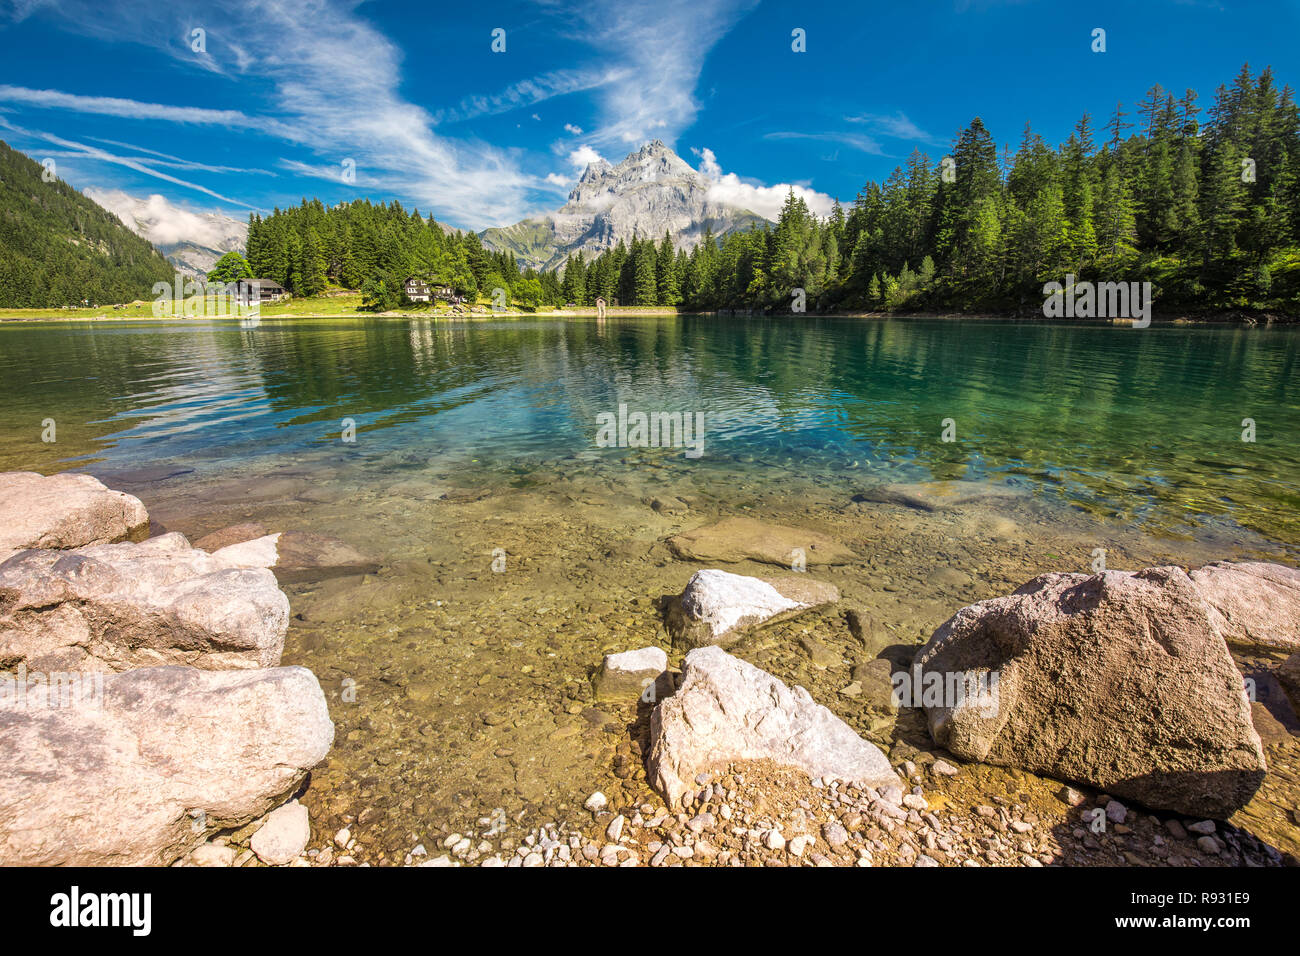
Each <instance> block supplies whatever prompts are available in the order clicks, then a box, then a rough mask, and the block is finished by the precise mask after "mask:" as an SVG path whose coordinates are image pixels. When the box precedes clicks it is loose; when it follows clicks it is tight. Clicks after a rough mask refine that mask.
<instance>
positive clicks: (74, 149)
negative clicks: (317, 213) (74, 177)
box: [0, 117, 257, 209]
mask: <svg viewBox="0 0 1300 956" xmlns="http://www.w3.org/2000/svg"><path fill="white" fill-rule="evenodd" d="M0 127H3V128H4V129H8V130H12V131H13V132H16V133H20V134H22V135H24V136H30V137H34V138H37V139H43V140H45V141H46V142H47V143H53V144H54V145H55V146H62V147H63V148H64V149H65V150H68V151H69V152H68V153H67V154H66V155H68V156H69V157H70V158H77V159H90V160H96V161H98V162H102V163H111V164H113V165H115V166H123V167H125V168H127V169H132V170H135V171H136V172H137V173H143V174H144V175H146V176H152V177H154V178H155V179H161V180H162V181H164V182H168V183H172V184H173V185H176V186H181V187H184V188H185V189H193V190H195V191H197V192H200V193H203V194H205V195H207V196H211V197H212V198H213V199H216V200H219V201H221V202H223V203H228V204H230V205H235V206H242V207H243V208H245V209H256V208H257V207H256V206H253V205H250V204H249V203H246V202H243V201H242V200H239V199H232V198H231V197H229V196H223V195H222V194H221V193H219V192H217V191H215V190H213V189H209V188H208V187H207V186H202V185H200V184H198V183H192V182H189V181H187V180H184V179H181V178H179V177H177V176H173V175H171V174H170V173H164V172H161V171H159V170H157V169H154V168H153V167H152V166H150V165H149V164H148V163H146V162H143V161H141V160H140V159H138V158H136V157H131V156H119V155H117V154H116V153H110V152H109V151H108V150H104V149H100V148H99V147H97V146H90V145H87V144H85V143H78V142H77V141H76V140H70V139H64V138H63V137H61V136H55V135H54V134H53V133H43V132H40V131H38V130H29V129H23V128H22V127H20V126H16V125H14V124H13V123H11V122H9V121H8V120H6V119H5V118H4V117H0Z"/></svg>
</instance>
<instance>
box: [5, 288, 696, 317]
mask: <svg viewBox="0 0 1300 956" xmlns="http://www.w3.org/2000/svg"><path fill="white" fill-rule="evenodd" d="M187 305H188V306H189V308H188V310H187V311H186V312H185V314H182V315H172V314H166V315H161V316H156V315H154V303H153V302H146V301H142V300H137V301H135V302H128V303H125V304H122V305H100V306H94V307H91V308H80V307H78V308H72V307H69V308H57V309H0V322H36V321H49V320H61V321H68V322H96V321H112V320H124V321H125V320H139V319H167V320H173V319H181V318H197V319H204V318H221V317H224V318H237V317H239V316H237V314H236V312H235V309H234V308H233V307H232V306H229V305H224V306H223V305H222V304H221V303H219V302H218V300H217V299H216V298H208V299H207V300H205V301H204V302H203V303H202V306H201V307H200V304H199V303H198V302H197V301H195V302H192V303H187ZM606 311H607V313H608V314H610V315H677V314H679V310H678V309H675V308H663V307H645V306H616V307H611V308H609V309H607V310H606ZM595 314H596V309H595V307H592V306H581V307H577V308H570V309H564V308H557V307H555V306H541V307H539V308H536V309H532V308H526V307H523V306H511V307H509V308H507V309H506V310H505V311H503V312H495V311H493V309H492V303H491V300H490V299H480V300H479V301H478V302H477V303H475V304H474V305H472V306H470V305H465V306H461V307H460V309H459V311H457V310H455V309H453V308H452V307H451V306H450V305H448V304H447V303H445V302H434V303H429V304H421V305H413V306H410V307H408V308H401V309H393V310H390V311H386V312H371V311H369V310H366V309H363V308H362V301H361V294H360V293H354V292H349V293H334V294H330V295H322V296H315V297H312V298H292V299H288V300H286V301H284V302H274V303H268V304H266V305H263V306H262V307H261V309H260V315H261V317H262V318H264V319H278V318H326V317H344V316H347V317H359V316H376V315H380V316H412V317H424V318H444V319H469V318H492V317H500V316H503V315H504V316H532V315H546V316H560V317H563V316H594V315H595Z"/></svg>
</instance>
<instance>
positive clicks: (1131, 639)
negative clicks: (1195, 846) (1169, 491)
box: [905, 567, 1265, 819]
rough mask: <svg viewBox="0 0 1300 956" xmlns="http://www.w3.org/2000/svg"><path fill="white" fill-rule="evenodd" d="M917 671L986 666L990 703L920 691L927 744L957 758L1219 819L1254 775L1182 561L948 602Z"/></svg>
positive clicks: (1242, 706)
mask: <svg viewBox="0 0 1300 956" xmlns="http://www.w3.org/2000/svg"><path fill="white" fill-rule="evenodd" d="M913 673H914V674H916V675H917V676H918V678H919V680H918V683H919V684H921V685H922V688H924V687H925V686H926V685H929V686H930V687H931V688H933V687H935V686H938V685H943V686H947V687H951V688H960V687H962V686H963V685H964V684H965V682H963V681H962V680H960V679H959V678H960V677H961V676H962V675H979V676H981V677H983V678H985V679H988V678H990V677H994V676H995V679H994V680H988V683H987V685H986V686H988V687H991V688H993V689H994V690H995V692H996V693H995V695H994V700H993V701H992V703H993V706H989V704H990V701H989V700H988V699H987V697H984V698H979V697H977V696H974V695H972V696H967V697H966V698H965V699H960V695H959V696H958V697H953V696H952V693H951V691H950V692H949V693H947V694H945V695H941V697H940V698H936V699H933V700H932V699H925V700H924V701H923V703H924V705H925V710H926V716H927V718H928V719H929V724H930V733H931V735H932V736H933V737H934V739H935V742H936V743H938V744H940V745H941V746H944V747H946V748H948V749H949V750H950V751H952V752H953V753H954V754H956V755H957V756H959V757H961V758H963V759H965V760H970V761H980V762H984V763H991V764H997V765H1001V766H1013V767H1020V768H1023V769H1026V770H1030V771H1033V772H1035V773H1041V774H1045V775H1048V776H1052V777H1056V778H1059V779H1064V780H1075V781H1080V782H1082V783H1087V784H1090V785H1092V786H1095V787H1097V788H1098V789H1102V790H1105V791H1106V792H1107V793H1110V794H1114V795H1116V796H1121V797H1127V798H1129V799H1132V800H1136V801H1138V802H1140V803H1143V804H1145V805H1146V806H1148V807H1151V808H1154V809H1164V810H1174V811H1177V812H1179V813H1185V814H1188V815H1196V816H1205V817H1214V818H1218V819H1223V818H1225V817H1227V816H1228V815H1230V814H1231V813H1232V812H1233V811H1234V810H1236V809H1238V808H1239V807H1241V806H1243V805H1244V804H1245V803H1246V802H1248V801H1249V800H1250V798H1251V796H1252V795H1253V794H1254V793H1255V791H1256V790H1257V789H1258V788H1259V785H1260V783H1261V782H1262V781H1263V779H1264V771H1265V763H1264V754H1263V750H1262V748H1261V746H1260V739H1259V735H1258V734H1256V732H1255V729H1254V727H1253V725H1252V723H1251V717H1250V702H1249V701H1248V700H1247V697H1246V694H1245V691H1244V689H1243V679H1242V675H1241V672H1240V671H1239V670H1238V669H1237V667H1236V665H1235V664H1234V663H1233V661H1232V658H1231V656H1230V655H1229V653H1228V647H1227V644H1226V643H1225V642H1224V639H1223V636H1222V634H1221V633H1220V632H1219V630H1218V628H1217V627H1216V625H1215V623H1214V620H1213V619H1212V612H1211V609H1210V607H1209V606H1208V605H1207V604H1206V602H1205V600H1204V599H1203V598H1202V597H1201V593H1200V591H1199V590H1198V588H1197V587H1196V585H1194V584H1193V583H1192V582H1191V580H1190V579H1189V578H1188V576H1187V574H1186V573H1184V572H1183V571H1182V569H1180V568H1176V567H1160V568H1147V569H1146V570H1143V571H1138V572H1128V571H1107V572H1104V573H1102V574H1095V575H1086V574H1060V573H1053V574H1044V575H1041V576H1039V577H1037V578H1035V579H1034V580H1032V581H1030V582H1029V583H1028V584H1025V585H1024V586H1023V587H1021V588H1020V589H1019V590H1017V591H1016V592H1014V593H1013V594H1011V595H1008V596H1006V597H1001V598H995V599H994V600H991V601H982V602H980V603H979V604H973V605H971V606H969V607H964V608H962V609H961V610H960V611H958V612H957V613H956V614H955V615H954V616H953V617H952V618H951V619H950V620H948V621H947V622H946V623H945V624H944V625H943V626H942V627H940V628H939V629H938V630H937V631H935V633H934V636H933V637H931V639H930V641H929V643H928V644H926V646H925V647H924V648H923V649H922V650H921V651H920V652H919V653H918V654H917V657H916V662H915V668H914V671H913ZM954 678H958V679H954ZM965 686H968V687H969V686H973V683H972V684H965ZM913 690H921V693H922V694H924V693H925V691H924V690H922V689H921V688H913ZM905 702H906V701H905Z"/></svg>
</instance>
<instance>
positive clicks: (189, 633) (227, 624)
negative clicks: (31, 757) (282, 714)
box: [0, 534, 289, 671]
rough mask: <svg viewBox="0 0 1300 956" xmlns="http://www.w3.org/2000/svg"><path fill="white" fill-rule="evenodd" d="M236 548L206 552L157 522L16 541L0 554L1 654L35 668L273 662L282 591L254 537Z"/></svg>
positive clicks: (285, 619)
mask: <svg viewBox="0 0 1300 956" xmlns="http://www.w3.org/2000/svg"><path fill="white" fill-rule="evenodd" d="M240 548H241V551H240V552H239V553H238V554H229V553H223V552H221V551H218V552H217V553H216V554H208V553H207V552H206V551H200V550H198V549H196V548H192V547H190V545H189V543H188V542H186V540H185V538H184V537H182V536H181V535H179V534H166V535H162V536H160V537H157V538H151V539H150V540H148V541H144V542H140V543H138V544H137V543H122V544H104V545H94V546H91V547H87V548H76V549H73V550H71V551H49V550H39V551H36V550H33V551H23V552H19V553H18V554H16V555H14V556H13V557H11V558H10V559H9V560H7V561H5V562H3V563H0V661H3V662H4V663H5V666H6V667H11V668H12V667H16V666H17V665H18V664H20V663H23V664H25V665H26V667H27V669H28V670H39V671H84V670H92V671H123V670H128V669H130V668H133V667H151V666H155V665H160V664H190V665H193V666H195V667H201V668H207V669H213V670H219V669H224V668H247V667H273V666H275V665H276V664H278V663H279V662H280V654H281V652H282V651H283V649H284V636H285V633H286V631H287V630H288V628H289V600H288V598H286V597H285V596H284V594H283V592H281V591H280V589H279V587H278V585H277V584H276V580H275V576H274V575H273V574H272V573H271V572H270V571H268V570H266V568H265V567H264V566H263V567H256V566H250V562H253V563H255V558H256V552H257V550H258V548H259V546H258V545H257V543H249V544H247V545H241V546H240ZM260 550H261V554H262V557H263V559H264V558H265V556H266V553H267V549H266V546H265V545H262V546H261V547H260ZM272 553H273V552H272Z"/></svg>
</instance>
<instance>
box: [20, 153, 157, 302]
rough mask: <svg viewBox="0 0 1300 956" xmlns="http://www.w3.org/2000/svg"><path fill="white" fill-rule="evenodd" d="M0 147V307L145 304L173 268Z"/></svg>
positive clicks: (110, 218) (31, 163)
mask: <svg viewBox="0 0 1300 956" xmlns="http://www.w3.org/2000/svg"><path fill="white" fill-rule="evenodd" d="M42 172H44V169H43V167H42V166H41V165H40V163H37V162H36V161H35V160H33V159H30V158H29V157H27V156H24V155H23V154H22V153H20V152H18V151H17V150H15V149H12V148H11V147H10V146H9V145H8V144H7V143H5V142H3V141H0V307H4V308H30V309H45V308H58V307H60V306H65V305H81V304H82V303H83V302H86V303H88V304H91V305H100V304H104V303H110V302H114V303H116V302H130V301H133V300H135V299H144V300H149V299H152V298H153V292H152V289H153V285H154V283H155V282H167V283H170V282H172V280H173V276H174V275H175V272H176V270H175V268H174V267H173V266H172V265H171V263H169V262H168V261H167V260H166V259H164V258H163V257H162V255H161V253H159V252H158V250H156V249H155V248H154V247H153V246H152V245H150V244H149V241H148V240H147V239H141V238H140V237H139V236H137V235H136V234H135V233H133V232H132V231H131V230H130V229H128V228H127V227H126V226H124V225H123V224H122V221H121V220H120V219H118V218H117V217H116V216H114V215H113V214H112V213H111V212H109V211H108V210H107V209H104V208H103V207H102V206H100V205H99V204H98V203H96V202H94V201H93V200H91V199H89V198H87V197H86V196H83V195H82V194H81V193H79V192H77V190H75V189H73V188H72V187H71V186H69V185H68V184H67V183H65V182H64V181H63V180H61V179H52V180H51V181H50V182H45V181H43V180H42V179H41V174H42Z"/></svg>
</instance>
